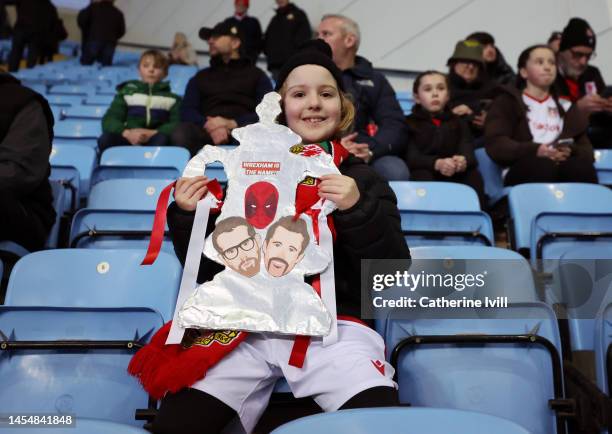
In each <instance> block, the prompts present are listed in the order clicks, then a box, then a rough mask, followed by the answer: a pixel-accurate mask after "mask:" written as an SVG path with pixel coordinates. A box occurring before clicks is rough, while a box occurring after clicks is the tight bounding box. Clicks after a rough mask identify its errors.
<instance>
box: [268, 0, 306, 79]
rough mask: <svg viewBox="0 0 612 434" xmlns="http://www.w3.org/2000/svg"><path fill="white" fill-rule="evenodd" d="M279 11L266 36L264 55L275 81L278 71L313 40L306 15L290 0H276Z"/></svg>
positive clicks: (277, 10)
mask: <svg viewBox="0 0 612 434" xmlns="http://www.w3.org/2000/svg"><path fill="white" fill-rule="evenodd" d="M276 4H277V5H278V9H276V15H274V16H273V17H272V19H271V20H270V23H269V24H268V27H267V29H266V34H265V36H264V53H265V55H266V59H267V61H268V71H270V73H271V74H272V77H273V78H274V80H276V78H277V76H278V71H279V70H280V68H281V66H283V64H284V63H285V61H287V59H288V58H289V57H290V56H291V55H292V54H293V52H294V51H295V50H296V48H297V47H299V46H300V45H302V44H303V43H304V42H306V41H308V40H309V39H311V38H312V29H311V28H310V22H309V21H308V17H307V16H306V13H305V12H304V11H303V10H302V9H300V8H298V7H297V6H296V5H294V4H293V3H291V2H289V0H276Z"/></svg>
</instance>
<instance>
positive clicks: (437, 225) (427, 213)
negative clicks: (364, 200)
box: [207, 168, 494, 246]
mask: <svg viewBox="0 0 612 434" xmlns="http://www.w3.org/2000/svg"><path fill="white" fill-rule="evenodd" d="M207 170H208V168H207ZM389 185H390V186H391V188H392V189H393V191H394V192H395V195H396V196H397V204H398V208H399V211H400V217H401V220H402V231H403V232H404V235H405V236H406V239H407V240H408V241H409V243H410V246H419V245H432V244H435V245H439V244H449V245H460V244H484V245H492V244H493V241H494V237H493V224H492V223H491V218H490V217H489V216H488V215H487V214H486V213H484V212H483V211H481V210H480V204H479V202H478V196H477V195H476V192H475V191H474V190H473V189H472V188H470V187H468V186H466V185H463V184H457V183H452V182H415V181H392V182H389Z"/></svg>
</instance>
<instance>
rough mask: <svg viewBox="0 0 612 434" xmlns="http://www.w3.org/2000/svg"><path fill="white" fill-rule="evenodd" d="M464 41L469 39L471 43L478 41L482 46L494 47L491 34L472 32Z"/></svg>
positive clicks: (493, 39)
mask: <svg viewBox="0 0 612 434" xmlns="http://www.w3.org/2000/svg"><path fill="white" fill-rule="evenodd" d="M465 39H469V40H471V41H478V42H480V43H481V44H482V45H489V44H491V45H495V38H494V37H493V35H492V34H490V33H487V32H474V33H472V34H471V35H470V36H468V37H467V38H465Z"/></svg>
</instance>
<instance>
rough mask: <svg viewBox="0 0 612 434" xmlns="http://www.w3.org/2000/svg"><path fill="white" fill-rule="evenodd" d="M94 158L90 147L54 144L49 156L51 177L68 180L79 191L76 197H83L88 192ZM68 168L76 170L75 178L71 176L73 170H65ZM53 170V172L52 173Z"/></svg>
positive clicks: (94, 162) (94, 152) (94, 153)
mask: <svg viewBox="0 0 612 434" xmlns="http://www.w3.org/2000/svg"><path fill="white" fill-rule="evenodd" d="M96 160H97V155H96V151H95V150H94V149H92V148H90V147H87V146H80V145H69V144H54V145H53V148H52V149H51V155H50V157H49V161H50V163H51V170H52V177H53V179H58V180H64V181H68V182H69V183H70V184H71V185H72V186H73V187H74V189H75V190H76V191H77V192H78V193H79V194H78V198H85V197H87V195H88V194H89V185H90V180H91V174H92V172H93V170H94V167H95V166H96ZM69 168H74V169H76V170H77V173H78V177H77V178H76V179H75V178H73V176H74V172H73V171H71V170H65V169H69ZM54 170H55V173H53V171H54ZM63 176H67V177H63ZM75 205H77V204H75Z"/></svg>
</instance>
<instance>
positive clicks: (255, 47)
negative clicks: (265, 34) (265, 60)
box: [225, 0, 263, 64]
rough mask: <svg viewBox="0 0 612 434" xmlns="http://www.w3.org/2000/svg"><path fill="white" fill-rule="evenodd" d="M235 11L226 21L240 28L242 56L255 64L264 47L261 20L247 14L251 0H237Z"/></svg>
mask: <svg viewBox="0 0 612 434" xmlns="http://www.w3.org/2000/svg"><path fill="white" fill-rule="evenodd" d="M234 7H235V12H234V16H233V17H229V18H227V19H226V20H225V21H226V22H227V23H228V24H230V25H232V26H238V27H239V28H240V33H241V34H242V38H243V39H242V44H243V45H242V53H241V54H242V57H244V58H246V59H249V60H250V61H251V62H253V64H255V63H256V62H257V58H258V57H259V53H261V48H262V43H263V40H262V33H261V25H260V24H259V20H258V19H257V18H255V17H251V16H249V15H247V11H248V10H249V0H235V2H234Z"/></svg>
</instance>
